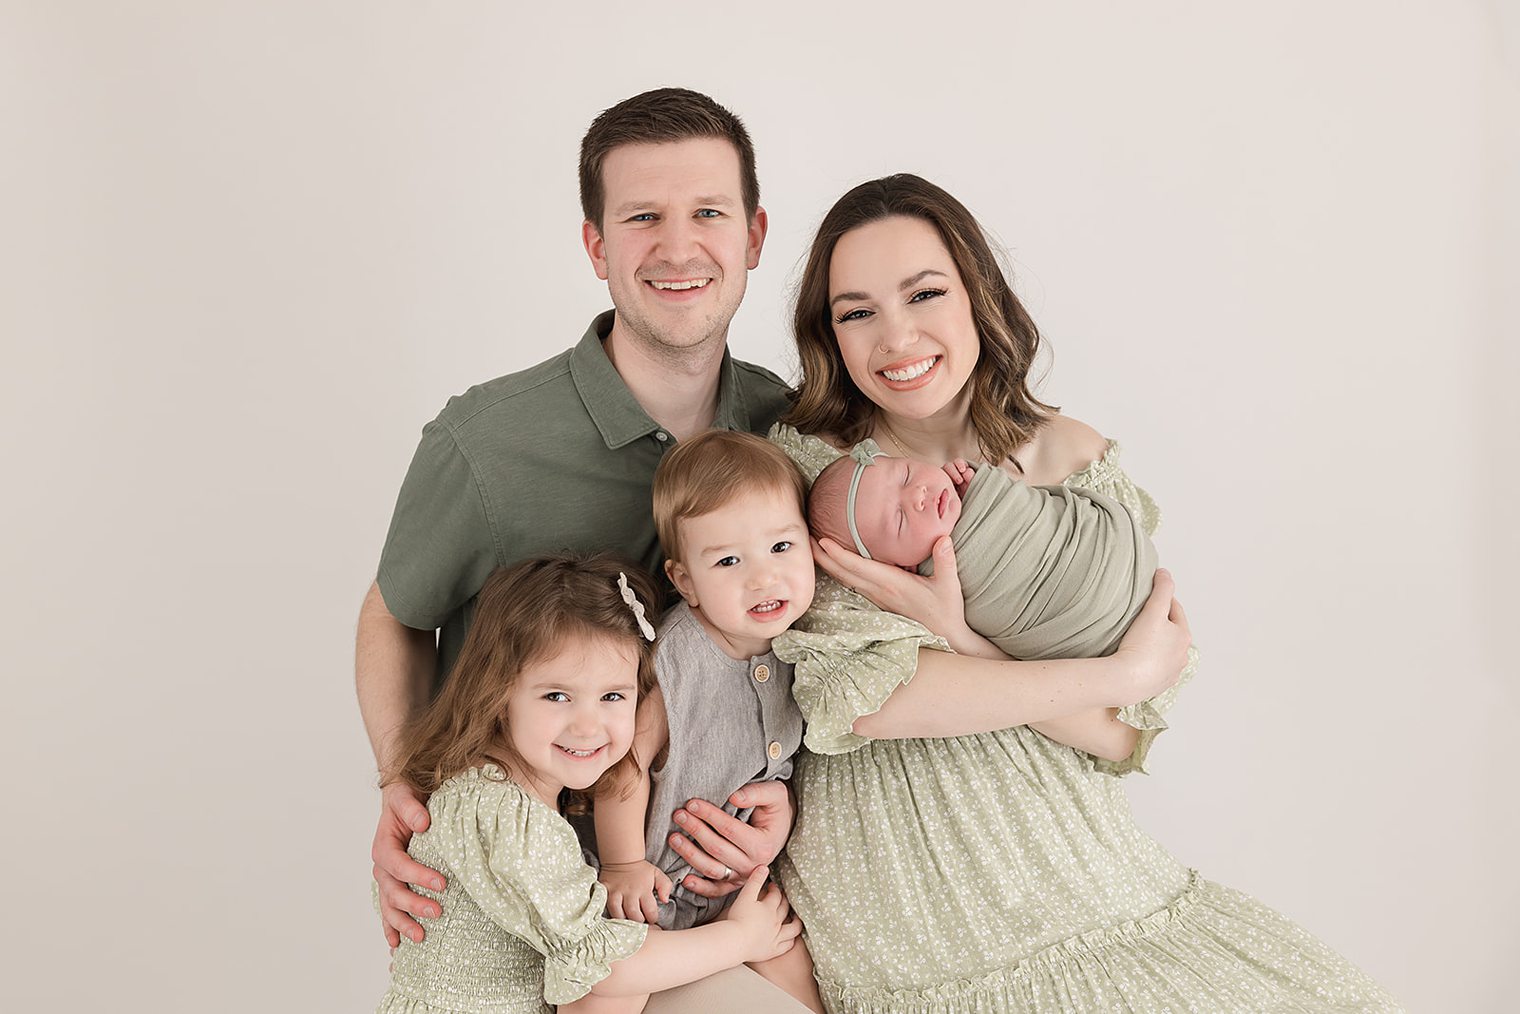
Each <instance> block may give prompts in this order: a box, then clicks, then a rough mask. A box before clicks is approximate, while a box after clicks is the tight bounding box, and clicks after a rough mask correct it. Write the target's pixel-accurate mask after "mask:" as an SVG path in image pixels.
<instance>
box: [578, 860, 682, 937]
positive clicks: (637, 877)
mask: <svg viewBox="0 0 1520 1014" xmlns="http://www.w3.org/2000/svg"><path fill="white" fill-rule="evenodd" d="M596 878H597V879H598V880H600V881H601V882H602V883H603V884H605V885H606V886H607V914H608V915H609V916H611V917H612V918H613V919H628V920H630V921H632V922H646V923H649V924H650V925H651V926H652V925H654V924H656V923H658V922H659V921H660V906H659V904H657V903H656V901H655V899H656V898H658V899H659V900H660V901H661V902H666V901H669V900H670V878H669V877H667V876H666V875H665V874H664V873H663V872H662V871H661V870H660V869H659V868H658V867H657V866H655V865H654V864H653V863H650V862H646V861H644V860H643V859H640V860H638V861H637V862H632V863H608V864H607V865H605V866H603V867H602V868H601V870H600V871H599V872H598V873H597V875H596Z"/></svg>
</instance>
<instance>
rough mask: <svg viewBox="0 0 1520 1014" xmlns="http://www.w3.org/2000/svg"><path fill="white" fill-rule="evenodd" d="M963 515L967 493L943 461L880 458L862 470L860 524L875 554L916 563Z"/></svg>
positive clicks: (903, 564)
mask: <svg viewBox="0 0 1520 1014" xmlns="http://www.w3.org/2000/svg"><path fill="white" fill-rule="evenodd" d="M960 516H961V498H960V496H959V494H957V493H956V492H955V486H954V485H953V484H952V483H951V481H950V476H949V474H948V473H947V472H946V471H945V470H944V469H943V468H942V467H940V466H939V465H931V464H929V463H928V462H927V461H916V460H913V459H911V458H891V457H887V456H886V455H882V456H880V457H878V458H876V460H875V461H873V462H872V463H871V464H870V465H869V466H867V467H866V469H865V471H863V472H861V474H860V489H859V490H858V492H857V493H856V496H855V526H856V528H858V529H859V530H860V541H862V542H864V543H865V544H866V549H868V550H870V551H871V556H872V557H873V558H874V559H877V560H881V561H883V562H885V563H891V564H896V565H897V566H899V567H916V566H918V565H919V564H920V563H922V562H924V561H925V560H927V559H928V558H929V554H930V553H932V552H933V551H934V544H935V543H936V542H938V541H939V539H940V536H942V535H949V534H950V529H952V528H954V527H955V521H956V519H957V518H959V517H960Z"/></svg>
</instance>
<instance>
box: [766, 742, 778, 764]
mask: <svg viewBox="0 0 1520 1014" xmlns="http://www.w3.org/2000/svg"><path fill="white" fill-rule="evenodd" d="M765 752H766V753H768V754H770V755H771V760H780V759H781V744H780V743H778V742H776V741H775V740H774V739H773V740H771V745H770V746H769V747H767V748H766V751H765Z"/></svg>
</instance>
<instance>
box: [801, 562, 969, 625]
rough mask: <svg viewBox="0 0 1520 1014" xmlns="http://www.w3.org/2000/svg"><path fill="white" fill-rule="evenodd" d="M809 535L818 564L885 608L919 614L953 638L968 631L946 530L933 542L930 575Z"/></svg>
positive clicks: (902, 613)
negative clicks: (895, 565) (812, 537)
mask: <svg viewBox="0 0 1520 1014" xmlns="http://www.w3.org/2000/svg"><path fill="white" fill-rule="evenodd" d="M811 541H812V543H813V559H814V560H816V561H817V562H818V566H820V567H822V568H823V569H824V570H826V571H828V573H829V575H830V576H831V577H833V578H834V580H836V581H838V582H839V583H841V584H843V585H844V586H845V587H846V588H851V589H854V590H855V591H857V592H859V593H860V594H862V595H864V596H865V597H866V598H868V599H870V600H871V601H872V602H874V603H876V605H878V606H879V607H881V608H882V609H885V610H886V611H887V612H889V613H897V614H898V615H899V616H906V617H907V618H908V619H910V620H917V621H918V622H919V623H922V624H923V625H924V626H926V627H928V628H929V629H930V630H932V631H934V632H935V633H936V634H939V635H940V636H941V637H943V638H945V639H946V640H948V641H950V642H951V643H952V644H954V643H955V642H956V640H957V639H960V638H963V637H964V636H965V635H966V634H967V633H969V632H970V628H969V627H967V626H966V600H965V598H963V597H962V595H961V579H960V575H959V574H958V573H957V572H956V569H955V546H954V545H953V544H952V543H951V542H950V536H948V535H943V536H941V537H940V540H939V541H938V542H936V543H935V544H934V576H933V577H920V576H919V575H917V574H914V573H912V572H911V571H906V570H903V569H902V568H901V567H894V566H892V565H891V564H888V563H882V562H880V561H879V560H867V559H866V558H865V557H863V556H861V555H860V554H858V553H856V552H854V551H853V550H849V549H846V548H845V547H844V546H841V545H840V544H839V543H837V542H835V541H834V540H833V539H813V540H811Z"/></svg>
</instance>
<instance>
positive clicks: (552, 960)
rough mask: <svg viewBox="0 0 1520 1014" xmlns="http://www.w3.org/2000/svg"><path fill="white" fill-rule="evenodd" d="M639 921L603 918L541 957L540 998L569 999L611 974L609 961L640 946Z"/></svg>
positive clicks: (643, 932)
mask: <svg viewBox="0 0 1520 1014" xmlns="http://www.w3.org/2000/svg"><path fill="white" fill-rule="evenodd" d="M648 934H649V927H648V926H646V925H644V924H643V923H637V922H624V921H623V920H621V919H618V920H611V919H608V920H603V921H601V922H599V923H597V924H596V926H595V928H593V929H592V931H591V932H590V933H588V934H586V935H585V936H584V937H582V938H581V939H580V940H578V941H576V942H575V943H574V944H572V945H570V946H567V947H562V948H557V949H554V950H551V951H550V952H549V953H548V955H546V956H545V958H544V999H545V1000H547V1001H548V1002H549V1003H552V1004H561V1003H573V1002H574V1001H576V1000H579V999H580V998H581V997H583V996H585V995H586V994H587V993H589V992H591V987H592V986H595V985H596V984H597V983H599V982H601V981H602V980H603V979H605V978H607V976H609V975H611V974H612V963H613V962H614V961H622V960H623V959H624V958H626V957H628V956H630V955H632V954H633V953H634V952H636V951H637V950H638V949H639V948H640V947H643V946H644V938H645V937H646V936H648Z"/></svg>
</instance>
